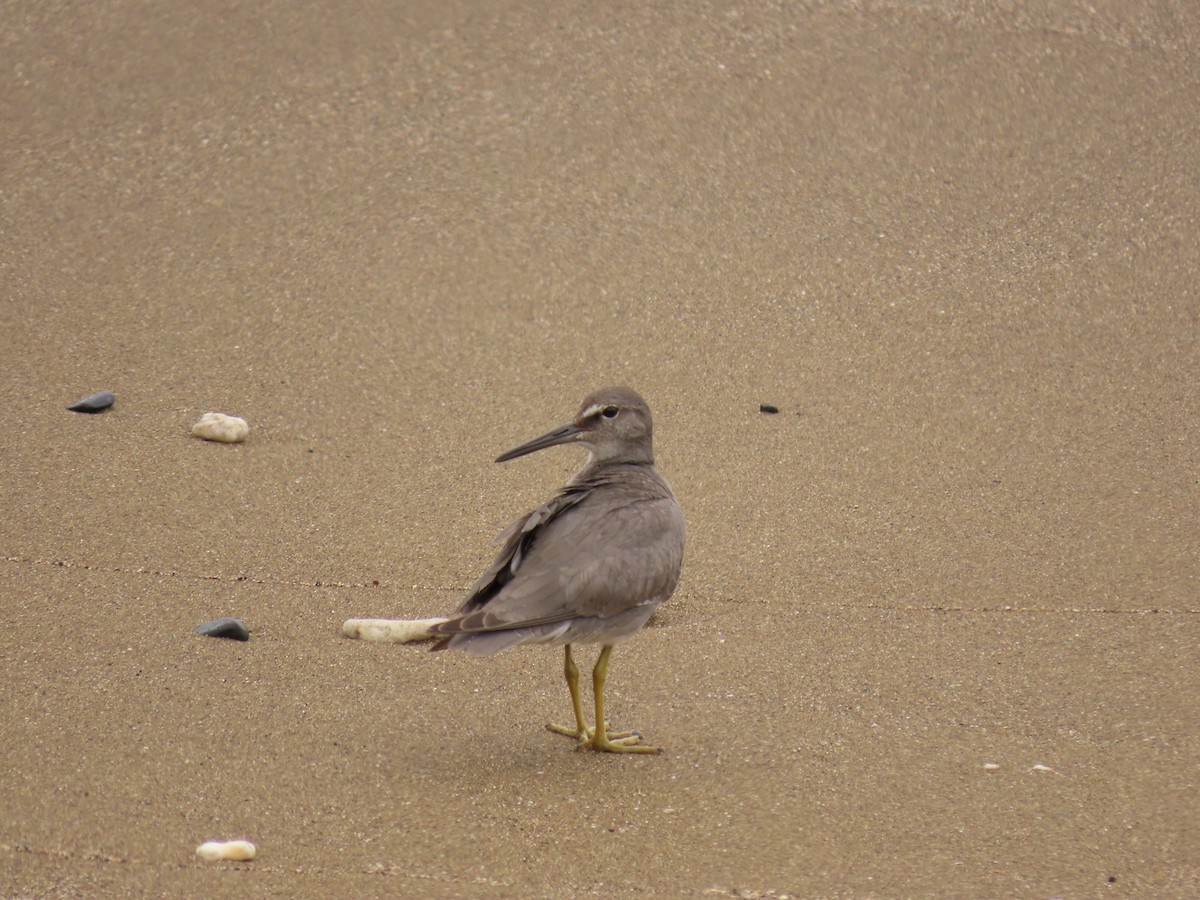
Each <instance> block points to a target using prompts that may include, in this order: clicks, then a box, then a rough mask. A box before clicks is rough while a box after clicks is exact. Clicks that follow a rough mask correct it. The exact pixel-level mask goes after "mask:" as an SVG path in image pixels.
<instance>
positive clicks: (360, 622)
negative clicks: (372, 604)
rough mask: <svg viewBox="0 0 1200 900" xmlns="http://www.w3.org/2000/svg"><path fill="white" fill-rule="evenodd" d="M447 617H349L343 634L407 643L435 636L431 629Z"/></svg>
mask: <svg viewBox="0 0 1200 900" xmlns="http://www.w3.org/2000/svg"><path fill="white" fill-rule="evenodd" d="M445 621H446V620H445V619H347V620H346V621H345V623H344V624H343V625H342V634H344V635H345V636H346V637H348V638H359V639H360V640H364V641H379V642H381V643H386V644H407V643H409V642H410V641H427V640H429V639H430V638H432V637H435V635H434V634H433V632H431V631H430V630H429V629H430V628H432V627H433V626H434V625H440V624H442V623H443V622H445Z"/></svg>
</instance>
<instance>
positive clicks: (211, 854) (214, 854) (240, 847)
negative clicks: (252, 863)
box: [196, 841, 255, 862]
mask: <svg viewBox="0 0 1200 900" xmlns="http://www.w3.org/2000/svg"><path fill="white" fill-rule="evenodd" d="M254 854H255V849H254V845H253V844H252V843H250V842H249V841H205V842H204V843H203V844H201V845H200V846H199V847H197V848H196V855H197V856H198V857H200V858H201V859H206V860H208V861H209V862H214V861H216V860H218V859H254Z"/></svg>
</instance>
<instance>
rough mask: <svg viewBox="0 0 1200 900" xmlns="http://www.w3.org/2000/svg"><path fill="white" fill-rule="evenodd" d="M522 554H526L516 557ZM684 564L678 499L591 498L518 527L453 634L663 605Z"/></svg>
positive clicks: (465, 605) (606, 614)
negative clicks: (628, 500)
mask: <svg viewBox="0 0 1200 900" xmlns="http://www.w3.org/2000/svg"><path fill="white" fill-rule="evenodd" d="M551 502H553V501H551ZM539 511H540V510H539ZM537 513H538V511H535V512H534V513H533V514H531V517H527V518H526V519H525V520H523V521H525V522H528V521H529V519H530V518H532V516H533V515H537ZM530 538H532V540H530ZM522 541H528V546H527V547H525V546H523V544H522ZM523 550H527V553H526V554H525V555H524V557H523V558H519V556H518V555H519V554H520V553H521V552H522V551H523ZM682 560H683V515H682V513H681V512H680V510H679V507H678V505H677V504H676V503H675V501H674V499H672V498H670V497H659V498H654V499H646V500H638V501H636V502H633V503H626V504H624V505H613V504H612V501H611V500H608V499H606V498H604V497H602V496H597V495H596V494H591V495H590V496H588V498H587V502H585V503H581V504H580V505H578V506H575V507H574V508H573V509H570V510H569V511H568V512H566V513H564V512H563V511H562V510H558V511H557V512H556V513H555V514H554V515H552V516H550V517H549V518H544V519H542V520H541V524H540V525H539V526H538V527H536V528H535V529H532V530H531V531H525V530H524V529H522V530H520V531H517V530H513V533H512V534H511V535H510V536H509V538H508V543H506V545H505V548H504V550H502V551H501V555H500V557H499V558H497V560H496V562H495V563H493V565H492V568H491V569H489V570H488V573H485V576H484V578H481V579H480V584H482V585H483V586H484V587H485V588H486V592H485V593H486V596H485V594H484V593H478V592H477V593H475V594H473V595H472V597H471V598H469V599H468V602H467V603H465V604H464V605H463V610H462V611H463V612H464V613H467V615H465V616H464V618H463V619H462V620H461V621H460V622H458V623H457V627H456V630H461V631H494V630H498V629H508V628H518V627H522V626H528V625H538V624H546V623H550V622H558V621H563V620H564V619H571V618H577V617H596V618H600V619H605V618H608V617H611V616H614V615H617V614H619V613H622V612H624V611H626V610H628V609H631V608H633V607H636V606H640V605H642V604H645V603H657V602H661V601H662V600H663V599H665V598H666V597H667V596H669V595H670V593H671V592H672V591H673V590H674V588H675V584H676V582H677V581H678V579H679V569H680V565H681V563H682ZM514 561H516V563H517V564H516V565H513V563H514ZM505 573H507V575H508V577H507V580H504V581H503V583H501V577H502V576H503V575H504V574H505ZM472 601H474V604H473V605H472Z"/></svg>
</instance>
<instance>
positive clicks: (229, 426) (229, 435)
mask: <svg viewBox="0 0 1200 900" xmlns="http://www.w3.org/2000/svg"><path fill="white" fill-rule="evenodd" d="M192 434H194V435H195V436H196V437H198V438H203V439H204V440H206V441H221V442H223V443H226V444H238V443H241V442H242V441H244V440H245V439H246V437H247V435H249V434H250V425H249V423H248V422H247V421H246V420H245V419H239V418H238V417H237V416H227V415H225V413H218V412H206V413H205V414H204V415H202V416H201V417H200V421H198V422H197V423H196V424H195V425H193V426H192Z"/></svg>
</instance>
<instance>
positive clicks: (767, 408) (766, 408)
mask: <svg viewBox="0 0 1200 900" xmlns="http://www.w3.org/2000/svg"><path fill="white" fill-rule="evenodd" d="M758 411H759V412H764V413H769V414H770V415H772V416H773V415H775V413H777V412H779V407H778V406H772V405H771V404H770V403H760V404H758Z"/></svg>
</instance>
